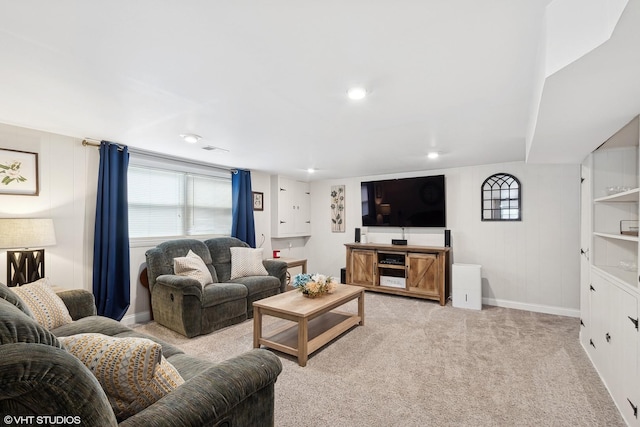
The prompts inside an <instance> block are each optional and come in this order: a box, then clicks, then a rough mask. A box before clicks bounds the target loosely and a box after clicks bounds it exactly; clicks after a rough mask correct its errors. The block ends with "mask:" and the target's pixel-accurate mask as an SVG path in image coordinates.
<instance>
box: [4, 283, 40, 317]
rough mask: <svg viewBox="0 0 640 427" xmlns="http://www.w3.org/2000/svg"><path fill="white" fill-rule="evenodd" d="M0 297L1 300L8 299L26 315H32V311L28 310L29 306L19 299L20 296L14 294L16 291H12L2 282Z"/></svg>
mask: <svg viewBox="0 0 640 427" xmlns="http://www.w3.org/2000/svg"><path fill="white" fill-rule="evenodd" d="M0 298H2V299H3V300H6V301H9V302H10V303H11V304H13V305H15V306H16V307H18V308H19V309H20V310H22V311H23V312H24V313H26V314H27V315H28V316H30V317H33V313H31V310H29V307H27V305H26V304H25V303H24V301H22V300H21V299H20V297H19V296H18V295H16V293H15V292H13V291H12V290H11V289H10V288H9V287H8V286H7V285H5V284H4V283H0Z"/></svg>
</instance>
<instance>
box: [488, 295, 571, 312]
mask: <svg viewBox="0 0 640 427" xmlns="http://www.w3.org/2000/svg"><path fill="white" fill-rule="evenodd" d="M482 303H483V304H486V305H494V306H496V307H505V308H515V309H516V310H526V311H534V312H536V313H545V314H556V315H558V316H567V317H580V310H579V309H571V308H564V307H554V306H550V305H541V304H527V303H522V302H515V301H508V300H502V299H495V298H482Z"/></svg>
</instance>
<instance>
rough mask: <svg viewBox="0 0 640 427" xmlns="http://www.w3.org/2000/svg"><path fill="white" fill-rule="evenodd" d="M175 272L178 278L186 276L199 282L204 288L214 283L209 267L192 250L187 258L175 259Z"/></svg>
mask: <svg viewBox="0 0 640 427" xmlns="http://www.w3.org/2000/svg"><path fill="white" fill-rule="evenodd" d="M173 271H174V272H175V273H176V274H177V275H178V276H186V277H190V278H192V279H195V280H197V281H198V282H200V285H202V287H203V288H204V287H205V286H206V285H208V284H210V283H213V277H212V276H211V273H210V272H209V269H208V268H207V265H206V264H205V263H204V261H203V260H202V258H200V257H199V256H198V255H196V254H195V253H194V252H193V251H192V250H189V252H188V253H187V256H184V257H176V258H174V259H173Z"/></svg>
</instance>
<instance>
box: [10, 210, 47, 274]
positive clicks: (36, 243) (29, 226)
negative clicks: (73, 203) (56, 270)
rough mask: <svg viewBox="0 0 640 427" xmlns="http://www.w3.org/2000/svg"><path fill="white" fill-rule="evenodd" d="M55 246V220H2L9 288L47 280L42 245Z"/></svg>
mask: <svg viewBox="0 0 640 427" xmlns="http://www.w3.org/2000/svg"><path fill="white" fill-rule="evenodd" d="M55 244H56V234H55V230H54V228H53V220H52V219H42V218H0V248H3V249H5V248H6V249H14V248H21V249H20V250H11V251H9V250H8V251H7V286H19V285H24V284H25V283H30V282H34V281H36V280H38V279H41V278H43V277H44V249H32V248H41V247H43V246H52V245H55Z"/></svg>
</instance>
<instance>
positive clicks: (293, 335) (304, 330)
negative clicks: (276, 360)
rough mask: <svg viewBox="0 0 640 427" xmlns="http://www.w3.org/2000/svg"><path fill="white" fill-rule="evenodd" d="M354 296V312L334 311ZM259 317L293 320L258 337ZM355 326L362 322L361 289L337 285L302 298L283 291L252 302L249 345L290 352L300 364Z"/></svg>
mask: <svg viewBox="0 0 640 427" xmlns="http://www.w3.org/2000/svg"><path fill="white" fill-rule="evenodd" d="M356 298H357V299H358V313H357V314H355V313H346V312H341V311H336V310H334V309H335V308H337V307H340V306H341V305H344V304H345V303H347V302H349V301H352V300H354V299H356ZM262 316H273V317H277V318H280V319H286V320H290V321H292V322H296V324H295V325H286V326H284V327H282V328H280V329H278V330H276V331H274V332H272V333H271V334H270V336H269V337H263V336H262ZM356 325H361V326H362V325H364V288H363V287H360V286H352V285H342V284H339V285H338V287H337V288H336V290H335V291H334V292H333V293H331V294H328V295H323V296H321V297H318V298H306V297H304V296H303V295H302V293H301V292H300V291H298V290H294V291H289V292H284V293H282V294H278V295H274V296H272V297H269V298H265V299H261V300H259V301H255V302H254V303H253V347H254V348H259V347H260V345H264V346H265V347H269V348H272V349H274V350H278V351H281V352H283V353H287V354H291V355H293V356H296V357H297V358H298V364H299V365H300V366H306V365H307V359H308V358H309V354H311V353H313V352H314V351H316V350H318V349H319V348H320V347H322V346H323V345H325V344H327V343H328V342H329V341H331V340H332V339H334V338H336V337H338V336H339V335H340V334H342V333H343V332H345V331H347V330H349V329H351V328H352V327H354V326H356Z"/></svg>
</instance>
